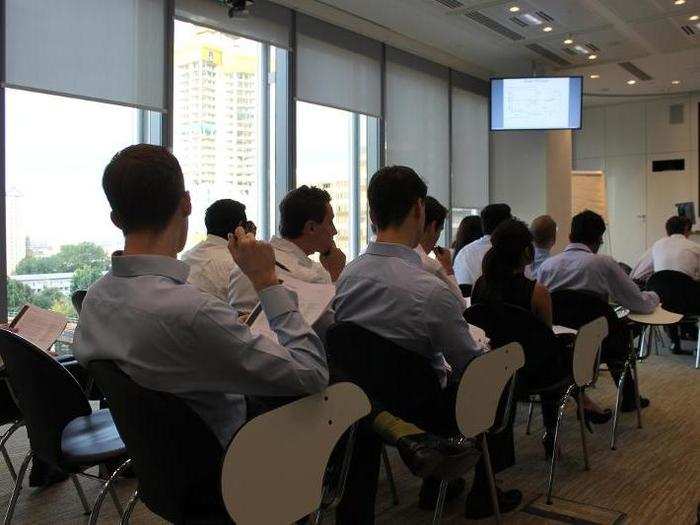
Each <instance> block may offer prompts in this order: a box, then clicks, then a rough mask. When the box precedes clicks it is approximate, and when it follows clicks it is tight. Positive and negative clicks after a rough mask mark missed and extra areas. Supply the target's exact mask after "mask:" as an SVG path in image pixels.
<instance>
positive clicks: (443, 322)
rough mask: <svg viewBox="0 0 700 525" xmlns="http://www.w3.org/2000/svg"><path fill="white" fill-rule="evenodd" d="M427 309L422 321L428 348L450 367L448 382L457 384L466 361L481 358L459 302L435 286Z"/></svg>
mask: <svg viewBox="0 0 700 525" xmlns="http://www.w3.org/2000/svg"><path fill="white" fill-rule="evenodd" d="M427 306H428V307H427V308H426V309H425V319H424V321H425V324H426V329H427V331H428V337H429V338H430V343H431V346H432V348H433V350H434V351H436V352H441V353H442V354H443V355H444V356H445V359H446V360H447V362H448V364H449V365H450V366H451V367H452V377H451V381H453V382H454V381H459V380H460V378H461V377H462V374H463V373H464V369H465V368H466V366H467V364H468V363H469V361H471V360H472V359H473V358H474V357H476V356H477V355H478V354H480V350H479V347H478V345H477V344H476V343H475V342H474V339H473V338H472V336H471V333H469V324H468V323H467V321H466V320H465V319H464V316H463V315H462V312H463V310H462V309H461V306H460V303H459V301H458V300H457V298H456V297H455V296H454V295H453V294H452V293H450V291H449V289H448V288H447V286H445V285H443V284H442V283H440V285H439V286H436V287H435V289H434V290H433V291H432V292H431V294H430V296H429V297H428V304H427Z"/></svg>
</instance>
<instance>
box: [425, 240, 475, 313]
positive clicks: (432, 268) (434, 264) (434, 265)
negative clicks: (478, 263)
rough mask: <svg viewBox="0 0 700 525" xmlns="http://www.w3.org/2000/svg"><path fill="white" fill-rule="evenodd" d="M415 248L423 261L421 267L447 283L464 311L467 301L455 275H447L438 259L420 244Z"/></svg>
mask: <svg viewBox="0 0 700 525" xmlns="http://www.w3.org/2000/svg"><path fill="white" fill-rule="evenodd" d="M415 249H416V253H417V254H418V255H419V256H420V260H421V262H422V263H423V268H424V269H425V270H427V271H429V272H430V273H432V274H433V275H434V276H435V277H437V278H438V279H440V280H441V281H442V282H443V283H445V284H446V285H447V287H448V288H449V289H450V291H451V292H452V293H453V294H455V297H457V299H459V302H460V304H461V305H462V311H464V310H465V309H466V308H467V302H466V301H465V300H464V297H463V296H462V291H461V290H460V289H459V285H458V284H457V279H455V276H454V275H447V272H446V271H445V268H443V266H442V264H440V261H438V260H437V259H433V258H432V257H430V256H428V254H427V253H425V250H424V249H423V247H422V246H421V245H420V244H419V245H418V246H416V248H415Z"/></svg>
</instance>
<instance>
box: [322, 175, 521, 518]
mask: <svg viewBox="0 0 700 525" xmlns="http://www.w3.org/2000/svg"><path fill="white" fill-rule="evenodd" d="M426 194H427V187H426V185H425V183H424V182H423V181H422V180H421V178H420V177H419V176H418V175H417V174H416V172H415V171H413V170H412V169H411V168H408V167H405V166H389V167H386V168H382V169H381V170H379V171H378V172H377V173H375V174H374V176H373V177H372V179H371V181H370V183H369V186H368V189H367V195H368V202H369V209H370V216H371V219H372V223H373V224H374V225H375V226H376V227H377V240H376V242H372V243H370V244H369V246H368V247H367V250H366V251H365V253H364V254H362V255H361V256H360V257H358V258H357V259H355V260H354V261H353V262H351V263H350V264H348V265H347V266H346V267H345V270H343V273H342V274H341V276H340V279H338V282H337V283H336V288H337V293H336V297H335V300H334V302H333V307H334V310H335V318H336V321H338V322H351V323H355V324H357V325H359V326H361V327H362V328H364V329H366V330H369V331H371V332H373V333H375V334H377V335H379V336H381V337H383V338H385V339H388V340H390V341H391V342H393V343H395V344H396V345H398V346H400V347H402V348H404V349H406V350H408V351H411V352H415V353H417V354H419V355H421V356H423V357H425V359H426V363H429V364H430V365H431V366H432V368H433V369H434V370H435V374H436V377H437V379H438V380H439V381H440V383H441V384H442V385H443V388H445V389H454V390H455V391H456V385H457V384H458V383H459V380H460V379H461V376H462V373H463V372H464V369H465V367H466V366H467V364H468V363H469V361H470V360H471V359H472V358H473V357H474V356H476V355H477V354H478V353H479V350H478V347H477V345H476V343H475V342H474V340H473V339H472V337H471V335H470V333H469V325H468V324H467V322H466V321H465V320H464V317H463V316H462V305H461V303H460V300H459V298H457V297H456V296H455V295H454V294H453V293H452V291H451V290H450V288H449V287H448V286H447V285H446V284H445V283H444V282H443V281H441V280H440V279H439V278H438V277H436V276H435V275H433V274H431V273H430V272H428V271H426V270H425V269H424V267H423V263H422V261H421V258H420V256H419V255H418V254H417V253H416V252H415V248H416V246H417V245H418V243H419V241H420V239H421V236H422V234H423V228H424V226H425V204H424V202H425V198H426ZM391 373H392V369H391V367H390V366H387V369H386V374H391ZM407 388H410V386H408V387H407ZM406 394H407V395H421V392H410V391H407V393H406ZM416 417H420V416H416ZM425 430H427V431H429V432H430V431H432V429H431V428H426V429H425ZM490 447H491V445H489V448H490ZM363 452H364V451H363ZM499 453H500V450H499V448H498V446H496V447H495V450H494V449H491V454H490V456H493V457H492V462H493V461H499ZM358 457H363V453H358ZM364 458H366V459H367V462H370V461H373V462H378V461H379V456H378V452H377V455H376V457H369V458H368V454H367V453H364ZM376 464H377V465H378V463H376ZM498 468H499V467H498V466H496V469H498ZM501 468H503V467H501ZM486 480H487V478H486V476H485V472H484V470H483V459H482V460H481V461H480V463H479V465H477V469H476V472H475V478H474V484H473V486H472V491H471V492H470V494H469V496H468V497H467V505H466V509H465V513H466V515H467V517H469V518H475V519H477V518H481V517H485V516H487V515H490V513H491V507H490V504H489V503H488V502H489V499H488V489H487V487H488V484H487V481H486ZM353 481H354V480H352V479H351V480H349V483H352V482H353ZM357 481H358V482H360V483H364V484H365V486H366V487H367V492H368V493H367V494H366V497H367V498H373V494H370V492H372V491H376V480H368V479H364V480H357ZM370 481H372V484H370ZM434 482H435V480H430V479H428V480H426V482H425V483H424V485H423V490H422V491H421V494H422V496H421V503H422V502H423V499H424V498H423V495H424V494H426V493H428V492H429V491H431V490H432V489H431V488H430V487H431V484H432V485H434V487H435V488H437V483H434ZM353 488H354V487H353ZM352 492H353V493H355V494H356V493H357V490H353V491H352ZM499 494H500V500H501V510H502V511H503V512H508V511H509V510H512V509H513V508H515V507H516V506H517V504H518V503H519V502H520V499H521V495H520V493H519V491H508V492H505V493H503V492H499ZM426 499H427V498H426ZM363 503H365V502H364V501H363V502H356V506H361V505H362V504H363ZM370 507H371V505H370ZM362 522H363V523H365V521H362Z"/></svg>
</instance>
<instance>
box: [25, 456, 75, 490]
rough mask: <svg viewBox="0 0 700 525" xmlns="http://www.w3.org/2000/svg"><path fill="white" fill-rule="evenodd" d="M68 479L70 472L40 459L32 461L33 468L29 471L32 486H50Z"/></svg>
mask: <svg viewBox="0 0 700 525" xmlns="http://www.w3.org/2000/svg"><path fill="white" fill-rule="evenodd" d="M67 479H68V474H66V473H65V472H63V471H62V470H61V469H59V468H56V467H52V466H51V465H49V464H48V463H44V462H43V461H41V460H38V459H37V460H34V461H33V462H32V470H31V472H29V486H30V487H50V486H51V485H55V484H56V483H60V482H61V481H65V480H67Z"/></svg>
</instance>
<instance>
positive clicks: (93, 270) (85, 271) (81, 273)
mask: <svg viewBox="0 0 700 525" xmlns="http://www.w3.org/2000/svg"><path fill="white" fill-rule="evenodd" d="M100 277H102V270H101V269H100V268H99V267H95V266H81V267H80V268H78V269H77V270H76V271H75V273H73V279H72V280H71V283H70V292H71V293H74V292H75V291H76V290H87V289H88V288H90V286H91V285H92V283H94V282H95V281H97V279H99V278H100Z"/></svg>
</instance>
